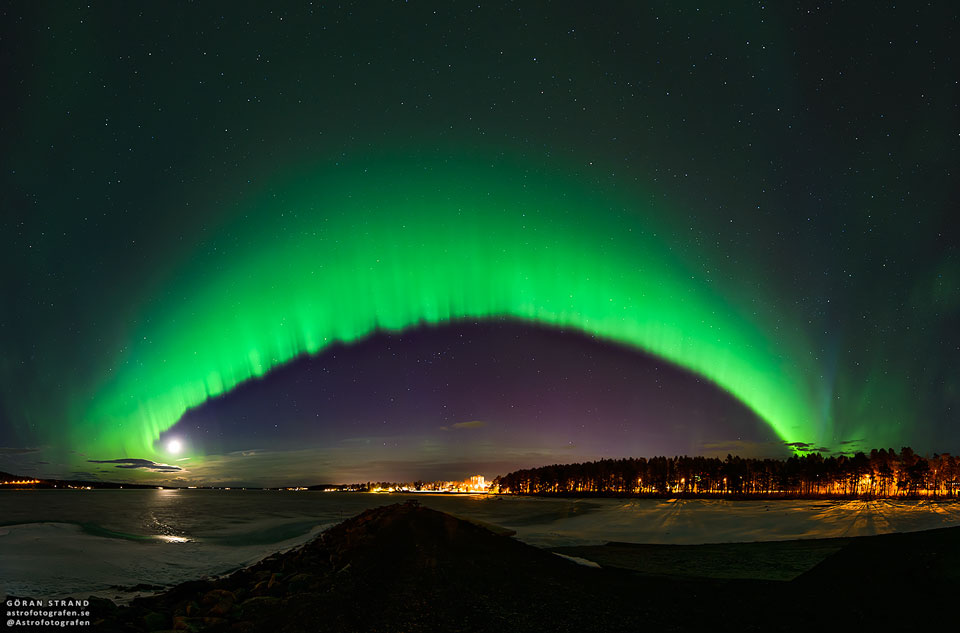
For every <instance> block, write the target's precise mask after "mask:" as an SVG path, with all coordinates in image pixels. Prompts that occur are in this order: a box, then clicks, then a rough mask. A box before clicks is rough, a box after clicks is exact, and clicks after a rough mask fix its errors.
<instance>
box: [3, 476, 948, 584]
mask: <svg viewBox="0 0 960 633" xmlns="http://www.w3.org/2000/svg"><path fill="white" fill-rule="evenodd" d="M407 499H417V500H418V501H420V502H421V503H422V504H423V505H425V506H428V507H432V508H435V509H437V510H442V511H444V512H449V513H451V514H456V515H459V516H464V517H470V518H474V519H479V520H482V521H486V522H488V523H493V524H497V525H501V526H504V527H507V528H510V529H513V530H516V531H517V538H519V539H521V540H523V541H525V542H527V543H530V544H533V545H537V546H541V547H556V546H560V545H585V544H599V543H604V542H607V541H624V542H635V543H683V544H692V543H720V542H748V541H758V540H785V539H795V538H828V537H838V536H867V535H872V534H880V533H886V532H906V531H913V530H922V529H930V528H936V527H946V526H952V525H960V504H958V503H946V502H942V503H935V502H930V501H888V500H882V501H772V502H769V501H724V500H704V499H697V500H655V499H588V500H584V499H579V500H578V499H537V498H518V497H502V498H501V497H494V496H483V495H477V496H459V495H458V496H451V495H442V496H438V495H377V494H363V493H324V492H306V491H301V492H292V491H262V490H84V491H79V490H5V491H0V561H2V562H0V593H2V594H3V596H4V597H5V596H6V595H17V596H24V597H37V598H63V597H67V596H74V597H77V596H87V595H99V596H104V597H109V598H111V599H115V600H120V601H124V600H128V599H129V598H131V597H133V596H135V595H140V594H142V593H144V592H148V591H149V588H142V589H141V590H139V591H131V590H130V588H132V587H134V586H136V585H140V584H146V585H154V586H166V585H171V584H175V583H178V582H182V581H184V580H189V579H196V578H201V577H203V576H209V575H220V574H224V573H227V572H230V571H232V570H235V569H237V568H240V567H243V566H245V565H249V564H251V563H253V562H256V561H257V560H259V559H261V558H263V557H264V556H267V555H269V554H272V553H274V552H277V551H282V550H286V549H289V548H292V547H295V546H297V545H300V544H301V543H304V542H306V541H307V540H309V539H311V538H312V537H313V536H315V535H316V534H318V533H319V532H320V531H322V530H323V529H325V528H326V527H329V526H330V525H333V524H335V523H338V522H340V521H342V520H344V519H347V518H349V517H351V516H354V515H356V514H358V513H360V512H362V511H363V510H365V509H368V508H372V507H377V506H381V505H386V504H389V503H397V502H401V501H405V500H407Z"/></svg>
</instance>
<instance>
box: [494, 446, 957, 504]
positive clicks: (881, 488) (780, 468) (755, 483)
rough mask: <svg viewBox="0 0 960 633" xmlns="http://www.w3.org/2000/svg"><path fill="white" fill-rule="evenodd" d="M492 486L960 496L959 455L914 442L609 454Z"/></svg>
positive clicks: (611, 492) (537, 491) (572, 491)
mask: <svg viewBox="0 0 960 633" xmlns="http://www.w3.org/2000/svg"><path fill="white" fill-rule="evenodd" d="M491 488H492V490H493V491H495V492H500V493H506V494H525V495H584V496H589V495H606V496H664V495H669V496H684V495H689V496H725V495H729V496H743V497H753V496H763V497H819V496H825V497H863V498H876V497H921V496H929V497H941V496H943V497H954V496H956V495H957V494H958V493H960V458H957V457H952V456H951V455H949V454H944V455H936V454H935V455H934V456H933V457H932V458H926V457H922V456H920V455H917V454H916V453H914V451H913V449H911V448H910V447H903V448H902V449H901V450H900V452H899V453H897V451H895V450H894V449H892V448H891V449H883V448H881V449H879V450H877V449H873V450H871V451H870V453H869V454H866V453H862V452H858V453H856V454H854V455H853V456H846V455H838V456H829V457H824V456H822V455H821V454H820V453H807V454H803V455H794V456H792V457H790V458H788V459H754V458H742V457H735V456H733V455H727V457H726V459H720V458H716V457H687V456H686V455H684V456H682V457H652V458H650V459H645V458H642V457H640V458H628V459H603V460H600V461H595V462H585V463H576V464H554V465H552V466H541V467H539V468H528V469H524V470H517V471H514V472H512V473H509V474H507V475H503V476H501V477H497V478H496V479H495V480H494V481H493V485H492V487H491Z"/></svg>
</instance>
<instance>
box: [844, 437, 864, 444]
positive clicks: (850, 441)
mask: <svg viewBox="0 0 960 633" xmlns="http://www.w3.org/2000/svg"><path fill="white" fill-rule="evenodd" d="M865 439H866V438H860V439H859V440H841V442H840V444H841V445H846V444H860V443H861V442H863V441H864V440H865Z"/></svg>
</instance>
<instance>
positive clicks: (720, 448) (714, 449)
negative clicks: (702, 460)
mask: <svg viewBox="0 0 960 633" xmlns="http://www.w3.org/2000/svg"><path fill="white" fill-rule="evenodd" d="M794 444H803V445H805V446H808V447H809V446H810V444H804V442H792V443H791V444H789V445H788V446H793V445H794ZM800 450H803V449H800ZM698 452H699V453H700V454H701V455H703V456H705V457H721V458H722V457H725V456H726V455H736V456H738V457H756V458H766V457H776V458H778V459H780V458H783V457H788V456H789V455H790V451H789V450H788V449H787V448H786V447H784V443H783V442H781V441H778V440H771V441H766V442H764V441H752V440H728V441H716V442H701V443H700V446H699V451H698Z"/></svg>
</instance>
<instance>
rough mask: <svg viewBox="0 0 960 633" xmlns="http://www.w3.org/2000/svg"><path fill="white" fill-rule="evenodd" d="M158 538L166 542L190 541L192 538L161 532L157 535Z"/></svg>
mask: <svg viewBox="0 0 960 633" xmlns="http://www.w3.org/2000/svg"><path fill="white" fill-rule="evenodd" d="M157 538H158V539H160V540H161V541H163V542H164V543H189V542H190V539H188V538H184V537H182V536H167V535H166V534H161V535H158V536H157Z"/></svg>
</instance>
